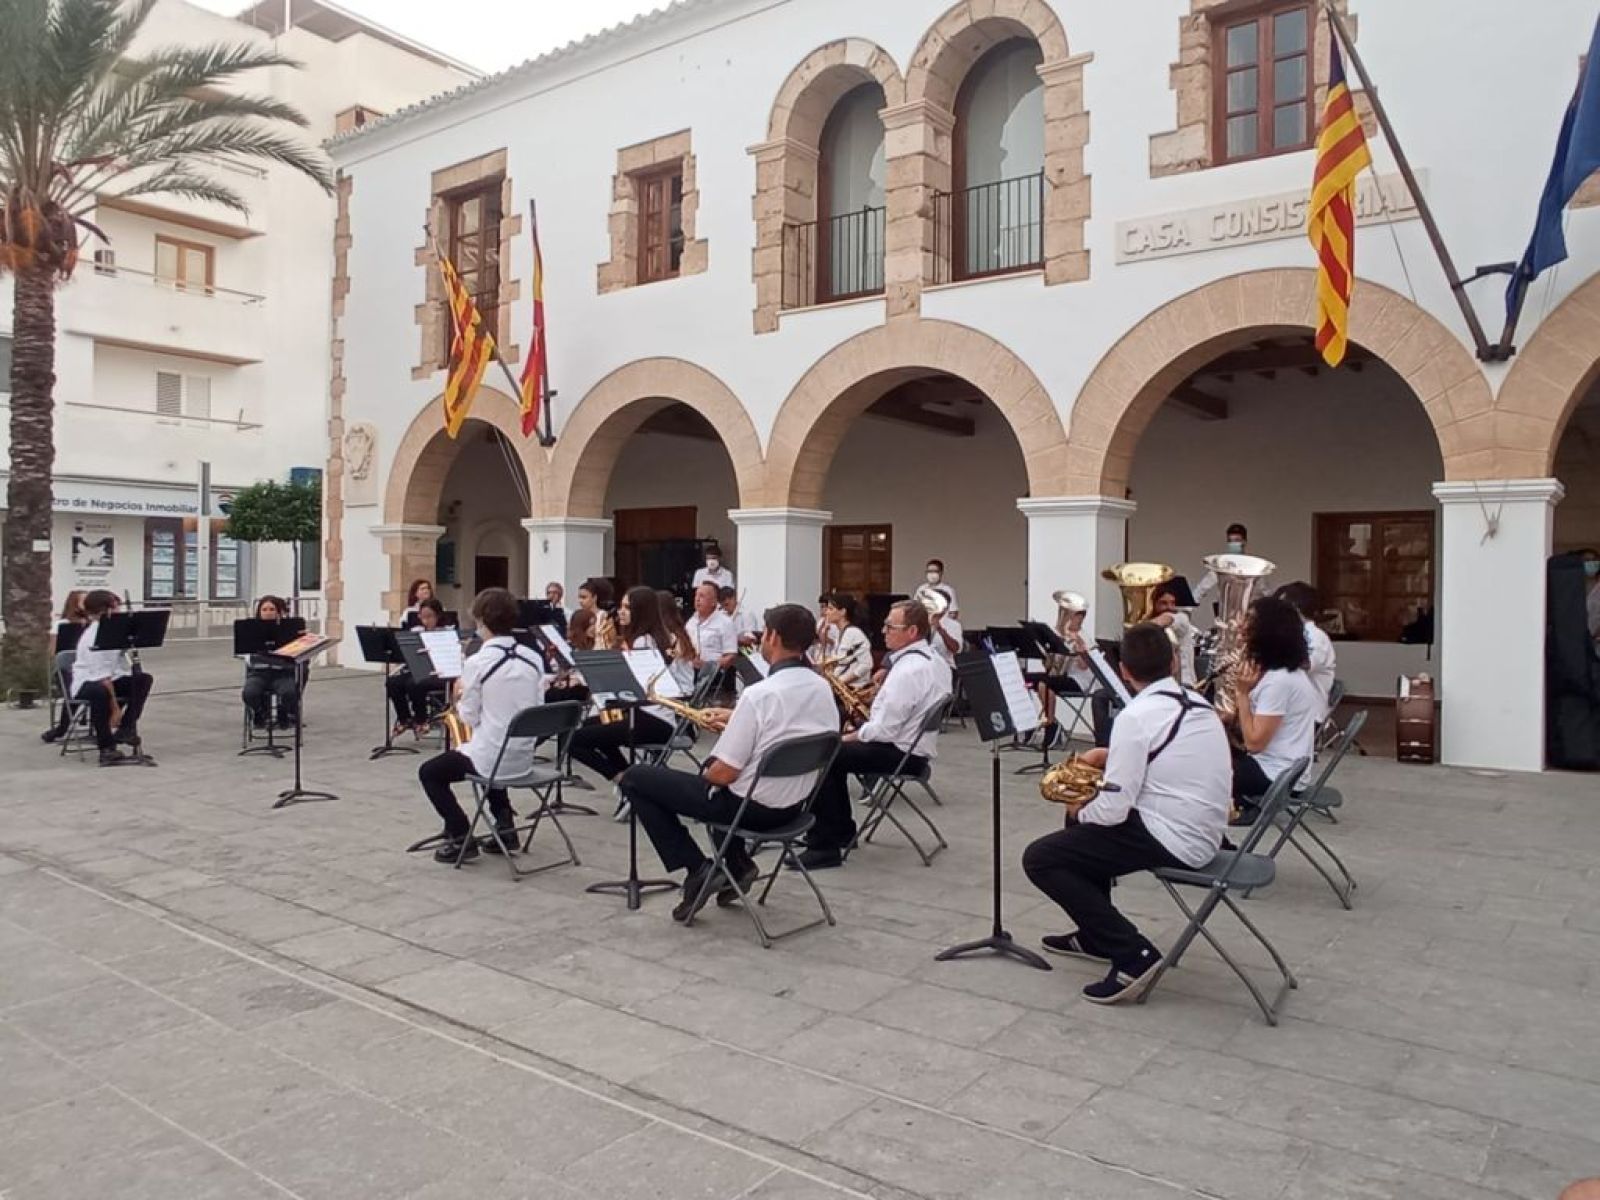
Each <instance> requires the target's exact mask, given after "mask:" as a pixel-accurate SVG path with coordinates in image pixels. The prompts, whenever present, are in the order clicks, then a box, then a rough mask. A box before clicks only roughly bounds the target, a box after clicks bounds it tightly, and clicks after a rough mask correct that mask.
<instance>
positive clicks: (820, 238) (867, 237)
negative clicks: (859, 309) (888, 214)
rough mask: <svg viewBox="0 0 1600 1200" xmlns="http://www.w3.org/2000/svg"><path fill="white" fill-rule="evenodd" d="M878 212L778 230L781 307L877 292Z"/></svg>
mask: <svg viewBox="0 0 1600 1200" xmlns="http://www.w3.org/2000/svg"><path fill="white" fill-rule="evenodd" d="M883 218H884V210H883V209H882V208H862V209H859V210H857V211H855V212H848V213H841V214H840V215H839V216H837V217H829V218H828V219H827V220H824V221H807V222H805V223H804V224H802V225H785V226H784V227H783V307H784V308H807V307H809V306H811V305H813V304H826V303H828V302H829V301H830V300H848V299H850V298H851V297H853V296H874V295H877V294H878V293H880V292H882V291H883Z"/></svg>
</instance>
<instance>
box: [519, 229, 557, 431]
mask: <svg viewBox="0 0 1600 1200" xmlns="http://www.w3.org/2000/svg"><path fill="white" fill-rule="evenodd" d="M528 215H529V216H530V217H531V218H532V220H531V221H530V224H531V225H532V228H533V339H532V340H531V341H530V342H529V343H528V359H527V361H526V362H525V363H523V364H522V379H521V380H520V383H521V389H522V397H521V400H522V436H523V437H532V436H533V431H534V430H536V429H537V428H539V405H540V403H541V402H542V401H543V399H544V396H545V393H546V392H547V391H548V390H549V388H550V359H549V347H548V344H547V343H546V341H545V328H544V255H543V254H541V253H540V252H539V212H538V210H537V209H531V210H530V211H529V214H528Z"/></svg>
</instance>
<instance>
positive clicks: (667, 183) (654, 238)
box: [633, 164, 683, 283]
mask: <svg viewBox="0 0 1600 1200" xmlns="http://www.w3.org/2000/svg"><path fill="white" fill-rule="evenodd" d="M633 186H634V189H635V190H636V192H637V193H638V197H639V282H640V283H654V282H655V281H656V280H658V279H675V278H676V277H677V274H678V266H679V264H680V263H681V262H682V261H683V168H682V167H681V166H679V165H677V164H674V165H673V166H672V167H670V168H669V169H667V170H665V171H654V172H651V173H649V174H647V175H636V176H634V180H633Z"/></svg>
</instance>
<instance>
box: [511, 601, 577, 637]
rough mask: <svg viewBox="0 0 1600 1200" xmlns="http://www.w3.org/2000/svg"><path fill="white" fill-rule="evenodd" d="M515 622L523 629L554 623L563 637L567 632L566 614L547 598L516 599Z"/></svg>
mask: <svg viewBox="0 0 1600 1200" xmlns="http://www.w3.org/2000/svg"><path fill="white" fill-rule="evenodd" d="M517 624H518V625H520V626H522V627H523V628H525V629H537V628H538V627H539V626H541V625H554V626H555V627H556V630H557V632H559V633H560V634H561V635H562V636H563V637H565V636H566V632H567V618H566V614H565V613H563V612H562V611H561V609H560V608H558V607H557V606H556V605H554V604H551V603H550V601H548V600H518V601H517Z"/></svg>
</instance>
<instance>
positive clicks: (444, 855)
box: [433, 838, 478, 863]
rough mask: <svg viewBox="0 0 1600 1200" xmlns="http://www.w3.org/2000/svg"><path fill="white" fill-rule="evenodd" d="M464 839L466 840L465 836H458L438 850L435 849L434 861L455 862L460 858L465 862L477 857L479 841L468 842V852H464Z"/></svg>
mask: <svg viewBox="0 0 1600 1200" xmlns="http://www.w3.org/2000/svg"><path fill="white" fill-rule="evenodd" d="M464 840H465V839H464V838H456V839H453V840H451V841H448V842H446V843H444V845H442V846H440V847H439V848H438V849H437V850H435V851H434V852H433V861H434V862H442V863H453V862H455V861H456V859H458V858H459V859H460V860H461V861H463V862H465V861H467V860H468V859H471V858H477V857H478V843H477V842H471V841H469V842H467V847H466V853H462V850H461V843H462V842H463V841H464Z"/></svg>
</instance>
